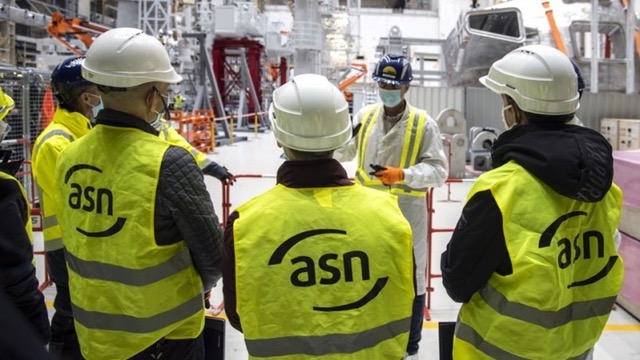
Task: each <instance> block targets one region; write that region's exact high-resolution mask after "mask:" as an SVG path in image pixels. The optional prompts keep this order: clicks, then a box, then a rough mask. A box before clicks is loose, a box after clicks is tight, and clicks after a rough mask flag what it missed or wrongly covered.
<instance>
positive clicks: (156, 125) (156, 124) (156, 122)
mask: <svg viewBox="0 0 640 360" xmlns="http://www.w3.org/2000/svg"><path fill="white" fill-rule="evenodd" d="M158 115H159V116H158V117H156V119H155V120H153V122H152V123H151V126H153V128H154V129H156V130H160V125H161V124H162V114H158Z"/></svg>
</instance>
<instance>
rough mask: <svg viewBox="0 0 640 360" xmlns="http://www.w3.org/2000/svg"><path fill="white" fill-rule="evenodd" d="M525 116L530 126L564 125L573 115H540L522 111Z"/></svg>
mask: <svg viewBox="0 0 640 360" xmlns="http://www.w3.org/2000/svg"><path fill="white" fill-rule="evenodd" d="M523 112H524V113H525V115H526V116H527V120H528V121H529V122H530V123H532V124H564V123H566V122H568V121H570V120H571V119H573V116H574V115H575V113H571V114H563V115H542V114H534V113H530V112H527V111H523Z"/></svg>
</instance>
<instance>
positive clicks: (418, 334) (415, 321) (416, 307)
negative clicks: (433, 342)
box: [407, 294, 426, 355]
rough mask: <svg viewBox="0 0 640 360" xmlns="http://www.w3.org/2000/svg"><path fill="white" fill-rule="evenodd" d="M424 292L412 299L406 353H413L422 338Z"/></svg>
mask: <svg viewBox="0 0 640 360" xmlns="http://www.w3.org/2000/svg"><path fill="white" fill-rule="evenodd" d="M425 298H426V294H422V295H417V296H416V297H415V299H413V311H412V313H411V330H410V331H409V344H408V345H407V353H408V354H409V355H413V354H415V353H417V352H418V349H419V348H420V340H421V339H422V322H423V321H424V303H425Z"/></svg>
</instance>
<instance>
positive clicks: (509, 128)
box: [502, 105, 516, 130]
mask: <svg viewBox="0 0 640 360" xmlns="http://www.w3.org/2000/svg"><path fill="white" fill-rule="evenodd" d="M512 107H513V106H512V105H507V106H505V107H503V108H502V122H503V123H504V128H505V129H507V130H511V129H512V128H513V127H514V126H515V125H516V122H515V121H514V122H513V124H512V125H511V126H509V123H508V122H507V118H506V117H505V115H504V114H505V113H506V112H507V111H508V110H509V109H511V108H512Z"/></svg>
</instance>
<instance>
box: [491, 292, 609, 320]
mask: <svg viewBox="0 0 640 360" xmlns="http://www.w3.org/2000/svg"><path fill="white" fill-rule="evenodd" d="M480 296H482V299H483V300H484V301H485V302H486V303H487V304H488V305H489V306H491V307H492V308H493V309H494V310H495V311H497V312H499V313H500V314H502V315H504V316H509V317H512V318H515V319H518V320H522V321H526V322H528V323H531V324H535V325H539V326H542V327H544V328H547V329H553V328H556V327H559V326H563V325H566V324H568V323H570V322H572V321H577V320H586V319H591V318H593V317H596V316H601V315H607V314H609V313H610V312H611V307H612V306H613V303H614V301H615V300H616V297H615V296H612V297H608V298H602V299H595V300H590V301H581V302H576V303H572V304H569V305H567V306H565V307H564V308H562V309H560V310H557V311H545V310H540V309H536V308H534V307H531V306H527V305H523V304H519V303H515V302H511V301H509V300H508V299H507V298H506V297H505V296H504V295H502V294H501V293H499V292H498V291H497V290H496V289H495V288H494V287H493V286H491V285H489V284H487V286H485V287H484V288H483V289H482V290H481V291H480Z"/></svg>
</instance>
